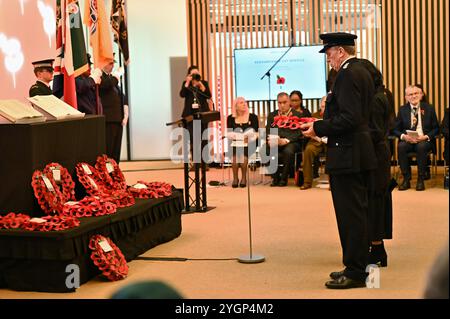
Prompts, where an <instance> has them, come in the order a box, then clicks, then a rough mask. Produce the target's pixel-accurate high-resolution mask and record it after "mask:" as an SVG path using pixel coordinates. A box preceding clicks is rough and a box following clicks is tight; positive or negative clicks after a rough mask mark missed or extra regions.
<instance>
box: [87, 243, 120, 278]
mask: <svg viewBox="0 0 450 319" xmlns="http://www.w3.org/2000/svg"><path fill="white" fill-rule="evenodd" d="M89 249H91V250H92V253H91V259H92V261H93V262H94V265H95V266H96V267H98V269H100V271H101V272H102V274H103V276H105V277H106V278H107V279H108V280H111V281H117V280H121V279H124V278H126V277H127V275H128V265H127V261H126V260H125V257H124V255H123V254H122V252H121V251H120V249H119V248H118V247H117V246H116V245H115V244H114V243H113V242H112V240H111V239H109V238H108V237H104V236H101V235H94V236H92V237H91V239H90V241H89Z"/></svg>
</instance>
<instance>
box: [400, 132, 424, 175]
mask: <svg viewBox="0 0 450 319" xmlns="http://www.w3.org/2000/svg"><path fill="white" fill-rule="evenodd" d="M430 150H432V144H431V143H430V142H428V141H425V142H420V143H417V144H410V143H408V142H405V141H400V142H398V162H399V164H400V169H401V171H402V175H403V177H404V178H405V179H407V180H410V179H411V165H410V163H409V158H408V153H410V152H416V154H417V155H416V159H417V170H418V172H419V177H421V178H424V177H425V170H426V168H427V160H428V158H427V155H428V152H429V151H430Z"/></svg>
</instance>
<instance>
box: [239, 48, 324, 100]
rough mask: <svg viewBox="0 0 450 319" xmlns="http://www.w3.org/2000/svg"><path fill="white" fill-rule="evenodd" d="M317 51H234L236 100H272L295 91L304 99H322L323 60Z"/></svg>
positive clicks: (291, 49) (289, 49)
mask: <svg viewBox="0 0 450 319" xmlns="http://www.w3.org/2000/svg"><path fill="white" fill-rule="evenodd" d="M321 48H322V46H302V47H282V48H262V49H236V50H234V66H235V88H236V89H235V92H236V93H235V94H236V96H242V97H244V98H245V99H246V100H248V101H254V100H269V99H271V100H274V99H276V96H277V94H278V93H280V92H287V93H290V92H292V91H293V90H299V91H301V92H302V94H303V98H304V99H320V98H322V97H323V96H324V95H325V94H326V57H325V54H323V53H319V51H320V49H321ZM280 58H281V60H280ZM277 62H278V63H277ZM274 65H275V66H274ZM272 67H273V68H272ZM271 68H272V69H271ZM269 70H270V72H269V73H270V86H269V76H268V75H267V73H268V71H269ZM269 87H270V90H269ZM269 91H270V92H269ZM269 94H270V96H269Z"/></svg>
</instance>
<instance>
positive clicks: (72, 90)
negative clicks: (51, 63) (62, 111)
mask: <svg viewBox="0 0 450 319" xmlns="http://www.w3.org/2000/svg"><path fill="white" fill-rule="evenodd" d="M56 23H57V28H58V29H57V32H56V50H57V51H56V52H57V57H56V60H55V77H54V80H53V92H54V94H55V95H56V96H58V97H60V98H61V97H62V98H63V100H64V102H66V103H67V104H69V105H71V106H73V107H74V108H78V106H77V91H76V86H75V78H76V77H77V76H79V75H81V74H83V73H84V72H86V71H87V70H88V69H89V65H88V60H87V55H86V47H85V44H84V34H83V28H82V23H81V14H80V6H79V5H78V0H57V1H56Z"/></svg>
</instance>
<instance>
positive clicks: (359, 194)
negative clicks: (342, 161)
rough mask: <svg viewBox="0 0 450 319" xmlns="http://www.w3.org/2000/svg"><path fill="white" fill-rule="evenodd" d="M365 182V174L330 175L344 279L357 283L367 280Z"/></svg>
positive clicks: (366, 198)
mask: <svg viewBox="0 0 450 319" xmlns="http://www.w3.org/2000/svg"><path fill="white" fill-rule="evenodd" d="M367 179H368V175H367V174H366V173H355V174H343V175H338V174H330V186H331V194H332V197H333V205H334V210H335V213H336V220H337V224H338V230H339V238H340V241H341V246H342V253H343V263H344V265H345V270H344V275H345V276H347V277H348V278H351V279H354V280H360V281H365V280H366V277H367V273H366V266H367V263H368V255H369V234H368V218H369V205H368V187H367V182H368V181H367Z"/></svg>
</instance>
